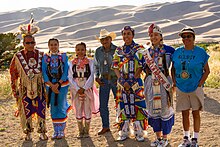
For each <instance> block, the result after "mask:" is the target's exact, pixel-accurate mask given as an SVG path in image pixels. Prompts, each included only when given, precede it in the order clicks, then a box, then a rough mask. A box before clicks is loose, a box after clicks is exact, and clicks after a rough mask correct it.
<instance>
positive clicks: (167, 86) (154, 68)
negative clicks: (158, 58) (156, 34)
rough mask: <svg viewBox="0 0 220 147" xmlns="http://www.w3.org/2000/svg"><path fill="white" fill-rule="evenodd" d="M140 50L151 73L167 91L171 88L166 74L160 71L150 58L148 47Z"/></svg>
mask: <svg viewBox="0 0 220 147" xmlns="http://www.w3.org/2000/svg"><path fill="white" fill-rule="evenodd" d="M140 52H141V53H142V54H143V57H144V59H145V61H146V64H147V65H148V67H149V69H150V70H151V72H152V74H153V75H154V76H155V78H156V79H157V80H158V81H159V82H160V84H162V85H163V87H164V88H165V89H166V90H167V91H169V90H170V89H171V83H170V82H169V81H168V79H167V78H166V76H165V75H164V74H163V73H162V72H161V71H160V69H159V67H158V66H157V65H156V63H155V62H154V60H153V59H152V58H151V56H150V53H149V51H148V49H145V50H140Z"/></svg>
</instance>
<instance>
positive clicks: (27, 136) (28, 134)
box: [25, 132, 32, 141]
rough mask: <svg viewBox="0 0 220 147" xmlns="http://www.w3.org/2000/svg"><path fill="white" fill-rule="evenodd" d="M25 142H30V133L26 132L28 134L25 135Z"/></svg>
mask: <svg viewBox="0 0 220 147" xmlns="http://www.w3.org/2000/svg"><path fill="white" fill-rule="evenodd" d="M25 140H26V141H31V140H32V137H31V133H30V132H28V133H27V134H26V136H25Z"/></svg>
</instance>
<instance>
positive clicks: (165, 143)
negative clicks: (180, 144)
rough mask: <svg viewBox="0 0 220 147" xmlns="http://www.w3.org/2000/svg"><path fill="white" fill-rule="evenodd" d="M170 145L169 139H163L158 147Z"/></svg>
mask: <svg viewBox="0 0 220 147" xmlns="http://www.w3.org/2000/svg"><path fill="white" fill-rule="evenodd" d="M168 144H169V141H168V140H167V139H162V140H161V141H160V142H159V144H158V145H157V147H166V146H167V145H168Z"/></svg>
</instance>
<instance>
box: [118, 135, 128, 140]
mask: <svg viewBox="0 0 220 147" xmlns="http://www.w3.org/2000/svg"><path fill="white" fill-rule="evenodd" d="M127 138H128V137H127V136H125V135H122V136H119V137H118V138H117V141H124V140H126V139H127Z"/></svg>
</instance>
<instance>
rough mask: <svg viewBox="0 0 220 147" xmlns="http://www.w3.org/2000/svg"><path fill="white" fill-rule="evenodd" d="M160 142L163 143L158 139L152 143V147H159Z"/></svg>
mask: <svg viewBox="0 0 220 147" xmlns="http://www.w3.org/2000/svg"><path fill="white" fill-rule="evenodd" d="M160 141H161V139H160V138H159V139H156V140H155V141H154V142H151V144H150V146H152V147H157V146H158V145H159V143H160Z"/></svg>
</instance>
